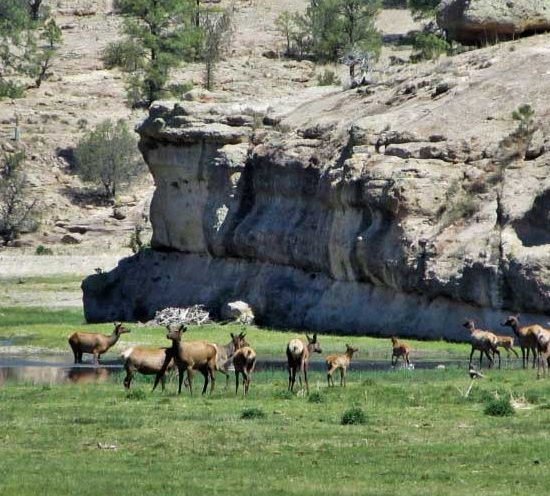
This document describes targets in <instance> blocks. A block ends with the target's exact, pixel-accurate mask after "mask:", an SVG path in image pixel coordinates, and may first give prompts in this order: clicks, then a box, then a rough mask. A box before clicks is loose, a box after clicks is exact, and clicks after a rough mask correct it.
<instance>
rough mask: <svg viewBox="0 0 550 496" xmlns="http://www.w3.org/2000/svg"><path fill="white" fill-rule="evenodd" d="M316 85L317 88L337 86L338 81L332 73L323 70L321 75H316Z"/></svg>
mask: <svg viewBox="0 0 550 496" xmlns="http://www.w3.org/2000/svg"><path fill="white" fill-rule="evenodd" d="M317 84H318V85H319V86H338V85H339V84H340V79H339V78H338V77H337V76H336V73H335V72H334V71H331V70H330V69H325V70H324V71H323V72H322V73H321V74H318V75H317Z"/></svg>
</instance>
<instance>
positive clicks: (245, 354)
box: [233, 346, 256, 396]
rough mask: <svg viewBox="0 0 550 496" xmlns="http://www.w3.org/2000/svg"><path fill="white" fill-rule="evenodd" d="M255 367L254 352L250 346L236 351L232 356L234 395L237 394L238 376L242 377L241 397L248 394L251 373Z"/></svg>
mask: <svg viewBox="0 0 550 496" xmlns="http://www.w3.org/2000/svg"><path fill="white" fill-rule="evenodd" d="M255 365H256V352H255V351H254V350H253V349H252V348H251V347H250V346H244V347H242V348H239V349H237V351H236V352H235V354H234V355H233V366H234V367H235V394H238V392H239V374H240V375H242V376H243V395H245V396H246V395H247V394H248V388H249V387H250V381H251V379H252V372H254V366H255Z"/></svg>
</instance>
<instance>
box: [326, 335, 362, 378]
mask: <svg viewBox="0 0 550 496" xmlns="http://www.w3.org/2000/svg"><path fill="white" fill-rule="evenodd" d="M358 351H359V350H358V349H357V348H352V347H351V346H350V345H349V344H346V352H345V353H344V354H343V355H329V356H327V357H326V358H325V362H326V364H327V382H328V385H329V387H330V385H331V382H332V385H333V386H334V379H333V377H332V374H333V373H334V371H335V370H337V369H340V386H345V385H346V372H347V369H348V367H349V364H350V362H351V359H352V358H353V354H354V353H357V352H358Z"/></svg>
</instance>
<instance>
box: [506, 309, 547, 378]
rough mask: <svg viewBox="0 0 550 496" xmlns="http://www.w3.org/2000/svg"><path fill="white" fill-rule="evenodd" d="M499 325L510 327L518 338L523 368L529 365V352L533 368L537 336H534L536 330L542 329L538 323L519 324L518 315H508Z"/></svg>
mask: <svg viewBox="0 0 550 496" xmlns="http://www.w3.org/2000/svg"><path fill="white" fill-rule="evenodd" d="M501 325H503V326H507V327H511V328H512V331H514V334H515V335H516V336H517V338H518V342H519V346H520V348H521V358H522V362H523V368H524V369H526V368H527V366H528V365H529V352H531V353H532V354H533V368H535V361H536V359H537V347H538V343H537V338H536V336H535V333H536V331H539V330H541V329H542V330H544V329H543V328H542V327H541V326H539V325H536V324H535V325H529V326H521V327H520V325H519V315H510V316H509V317H508V318H507V319H506V320H505V321H504V322H503V323H502V324H501Z"/></svg>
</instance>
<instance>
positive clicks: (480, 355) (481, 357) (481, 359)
mask: <svg viewBox="0 0 550 496" xmlns="http://www.w3.org/2000/svg"><path fill="white" fill-rule="evenodd" d="M482 361H483V350H480V352H479V368H481V362H482ZM490 366H491V365H489V367H490Z"/></svg>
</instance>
